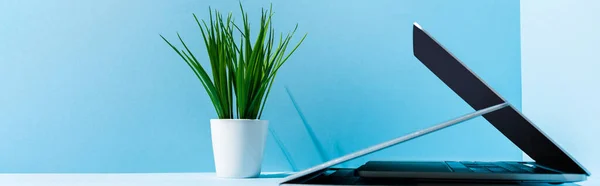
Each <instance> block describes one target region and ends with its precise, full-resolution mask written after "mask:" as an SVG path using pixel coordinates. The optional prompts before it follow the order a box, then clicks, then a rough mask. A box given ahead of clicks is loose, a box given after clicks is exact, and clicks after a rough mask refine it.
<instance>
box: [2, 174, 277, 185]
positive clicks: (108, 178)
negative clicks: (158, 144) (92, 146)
mask: <svg viewBox="0 0 600 186" xmlns="http://www.w3.org/2000/svg"><path fill="white" fill-rule="evenodd" d="M286 175H287V174H282V173H267V174H263V175H261V178H253V179H222V178H217V177H215V174H214V173H143V174H142V173H140V174H138V173H135V174H0V185H3V186H4V185H7V186H8V185H10V186H166V185H169V186H213V185H214V186H217V185H218V186H230V185H231V186H234V185H235V186H238V185H244V186H277V185H278V183H279V180H281V178H283V177H285V176H286Z"/></svg>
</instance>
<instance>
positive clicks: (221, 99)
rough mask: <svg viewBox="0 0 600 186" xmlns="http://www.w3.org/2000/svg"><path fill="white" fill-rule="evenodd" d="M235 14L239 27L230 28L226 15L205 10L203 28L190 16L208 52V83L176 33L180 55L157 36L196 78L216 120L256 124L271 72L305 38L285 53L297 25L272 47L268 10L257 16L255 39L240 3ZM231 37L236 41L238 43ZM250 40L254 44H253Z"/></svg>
mask: <svg viewBox="0 0 600 186" xmlns="http://www.w3.org/2000/svg"><path fill="white" fill-rule="evenodd" d="M240 10H241V12H242V24H243V25H241V26H238V25H237V24H236V23H235V21H234V19H233V16H232V14H231V13H229V14H228V15H227V17H226V18H224V17H223V15H222V14H221V13H219V12H218V11H217V10H214V11H213V10H212V9H211V8H209V13H210V21H209V22H208V23H207V22H206V21H204V20H202V21H199V20H198V18H197V17H196V15H195V14H194V19H195V21H196V23H197V24H198V27H199V28H200V31H201V33H202V37H203V39H204V44H205V46H206V50H207V52H208V57H209V60H210V67H211V72H212V79H211V77H210V75H209V74H208V72H207V71H206V70H205V68H204V67H203V66H202V65H201V64H200V62H199V60H198V59H197V58H196V57H195V56H194V54H193V53H192V52H191V51H190V49H189V48H188V46H187V45H186V44H185V42H184V41H183V39H182V38H181V36H180V35H179V33H177V37H178V38H179V41H180V42H181V44H182V45H183V48H184V50H180V49H178V48H177V47H175V46H174V45H173V44H171V42H169V41H168V40H167V39H165V37H163V36H162V35H161V36H160V37H161V38H162V39H163V40H164V41H165V42H167V44H169V46H171V48H172V49H173V50H175V52H177V54H179V56H180V57H181V58H182V59H183V60H184V61H185V62H186V63H187V64H188V66H189V67H190V68H191V69H192V71H193V72H194V74H196V76H197V77H198V79H199V80H200V82H201V83H202V86H204V89H205V90H206V92H207V93H208V96H209V97H210V99H211V101H212V103H213V106H214V107H215V110H216V112H217V115H218V117H219V118H220V119H232V118H235V116H237V118H239V119H260V117H261V115H262V111H263V110H264V107H265V103H266V100H267V97H268V96H269V92H270V91H271V86H272V85H273V82H274V80H275V76H276V75H277V71H278V70H279V68H280V67H281V66H282V65H283V64H284V63H285V62H286V61H287V60H288V58H289V57H290V55H292V53H294V51H296V49H297V48H298V46H300V44H301V43H302V42H303V41H304V39H305V38H306V34H305V35H304V36H303V37H302V38H301V39H300V41H299V42H298V43H297V44H296V45H295V47H294V48H293V49H292V50H291V51H289V52H288V53H286V50H287V49H288V45H289V44H290V41H291V40H292V36H293V35H294V33H295V32H296V29H297V28H298V25H296V28H294V30H293V31H292V32H289V33H287V34H286V35H285V36H284V35H283V34H282V33H281V34H280V35H279V41H278V43H277V44H276V43H275V40H276V35H275V30H274V29H273V25H272V22H271V20H272V17H273V11H272V6H271V7H270V8H269V9H268V10H264V9H263V10H262V15H261V18H260V25H259V26H260V29H259V31H258V34H257V35H256V36H252V35H251V32H250V22H249V20H248V14H247V13H246V12H245V11H244V8H243V6H242V5H241V3H240ZM213 12H214V16H213ZM236 33H237V34H236ZM236 37H239V42H238V40H237V39H236ZM252 37H254V38H255V40H254V41H252V39H251V38H252ZM234 95H235V97H234ZM234 102H235V104H234ZM234 108H235V114H234Z"/></svg>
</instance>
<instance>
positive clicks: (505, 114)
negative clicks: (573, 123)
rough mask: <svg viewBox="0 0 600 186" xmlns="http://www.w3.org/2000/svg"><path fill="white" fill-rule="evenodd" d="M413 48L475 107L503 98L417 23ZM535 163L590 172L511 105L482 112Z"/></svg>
mask: <svg viewBox="0 0 600 186" xmlns="http://www.w3.org/2000/svg"><path fill="white" fill-rule="evenodd" d="M413 52H414V55H415V57H417V59H419V60H420V61H421V63H423V64H424V65H425V66H426V67H427V68H428V69H429V70H430V71H431V72H433V73H434V74H435V75H436V76H437V77H438V78H440V79H441V80H442V81H443V82H444V83H445V84H446V85H447V86H448V87H450V89H452V90H453V91H454V92H455V93H456V94H458V96H460V97H461V98H462V99H463V100H465V101H466V102H467V103H468V104H469V105H470V106H471V107H473V108H474V109H475V110H480V109H484V108H487V107H490V106H493V105H497V104H500V103H504V102H506V101H505V100H504V99H503V98H502V97H501V96H500V95H499V94H498V93H496V92H495V91H494V90H493V89H492V88H490V86H488V85H487V84H486V83H485V82H484V81H483V80H481V78H479V77H478V76H477V75H476V74H475V73H473V72H472V71H471V70H470V69H469V68H468V67H466V66H465V65H464V64H463V63H462V62H460V61H459V60H458V59H457V58H456V57H454V56H453V55H452V54H451V53H450V52H448V51H447V50H446V49H445V48H444V47H443V46H442V45H440V44H439V43H438V42H437V41H436V40H435V39H434V38H432V37H431V36H429V34H428V33H427V32H425V31H424V30H423V29H422V28H421V26H419V25H418V24H417V23H415V24H414V26H413ZM483 117H484V118H485V119H486V120H487V121H488V122H490V123H491V124H492V125H493V126H494V127H495V128H496V129H498V130H499V131H500V132H501V133H502V134H504V136H506V137H507V138H508V139H509V140H510V141H512V142H513V143H514V144H515V145H517V146H518V147H519V148H520V149H521V150H523V151H524V152H525V153H527V155H529V156H530V157H531V158H533V159H534V160H535V161H536V163H538V164H540V165H544V166H548V167H550V168H554V169H557V170H560V171H564V172H567V173H581V174H588V175H589V173H588V172H587V171H586V170H585V169H584V168H583V167H582V166H581V165H580V164H579V163H577V162H576V161H575V160H574V159H573V158H572V157H571V156H569V155H568V154H567V153H566V152H565V151H563V150H562V149H561V148H560V147H558V145H556V144H555V143H554V142H553V141H552V140H551V139H550V138H548V137H547V136H546V135H545V134H544V133H542V132H541V131H540V130H539V129H538V128H537V127H536V126H535V125H533V124H532V123H531V122H530V121H529V120H527V119H526V118H525V117H524V116H523V115H522V114H521V113H520V112H519V111H518V110H516V109H515V108H514V107H513V106H510V107H505V108H502V109H500V110H497V111H495V112H492V113H488V114H485V115H483Z"/></svg>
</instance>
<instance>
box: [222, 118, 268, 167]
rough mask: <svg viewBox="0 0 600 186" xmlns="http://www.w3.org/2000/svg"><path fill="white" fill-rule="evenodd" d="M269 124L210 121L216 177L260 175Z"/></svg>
mask: <svg viewBox="0 0 600 186" xmlns="http://www.w3.org/2000/svg"><path fill="white" fill-rule="evenodd" d="M268 124H269V121H267V120H253V119H211V120H210V132H211V136H212V146H213V153H214V159H215V168H216V171H217V177H224V178H253V177H258V175H260V166H261V164H262V159H263V152H264V149H265V142H266V138H267V129H268V128H267V127H268Z"/></svg>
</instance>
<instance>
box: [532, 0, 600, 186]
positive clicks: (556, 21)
mask: <svg viewBox="0 0 600 186" xmlns="http://www.w3.org/2000/svg"><path fill="white" fill-rule="evenodd" d="M521 6H522V7H521V11H522V14H521V21H522V25H523V27H522V30H521V33H522V38H523V40H522V47H523V48H522V52H523V56H522V59H523V63H522V64H521V65H522V68H523V70H522V74H523V79H522V81H523V112H524V113H525V114H526V115H527V116H528V117H529V119H531V120H532V121H534V122H535V123H536V124H537V125H538V127H539V128H541V129H542V130H543V131H544V132H546V134H547V135H549V136H551V137H552V139H554V141H555V142H557V143H558V144H559V145H560V146H561V147H562V148H563V149H565V150H566V151H568V152H569V153H570V154H571V155H572V156H573V157H575V159H577V160H578V161H579V162H580V163H581V164H582V165H583V166H584V167H585V168H587V169H588V170H589V171H590V172H592V175H593V176H592V177H590V178H589V180H588V181H587V182H585V184H584V185H600V179H598V174H599V173H600V159H599V158H598V157H600V148H598V142H599V141H600V135H598V133H599V132H600V125H598V116H599V115H600V114H599V112H600V97H598V95H600V88H599V87H598V80H599V79H600V74H599V73H598V70H599V69H600V64H599V63H598V61H600V57H599V56H598V43H600V35H599V34H598V33H600V26H599V25H598V24H597V23H598V18H600V13H598V9H600V2H599V1H594V0H580V1H560V0H550V1H544V2H543V3H540V1H535V0H523V1H521Z"/></svg>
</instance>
